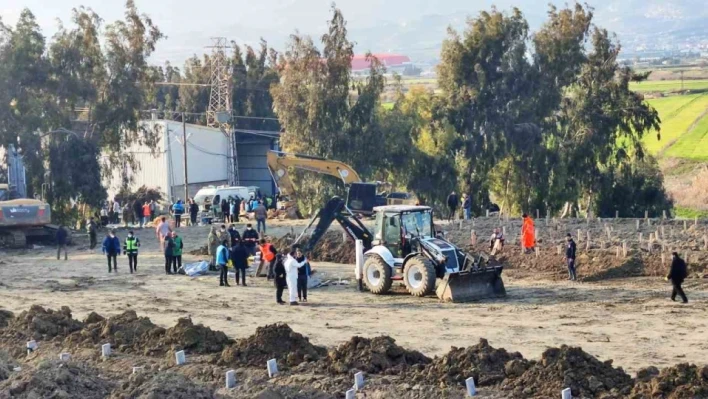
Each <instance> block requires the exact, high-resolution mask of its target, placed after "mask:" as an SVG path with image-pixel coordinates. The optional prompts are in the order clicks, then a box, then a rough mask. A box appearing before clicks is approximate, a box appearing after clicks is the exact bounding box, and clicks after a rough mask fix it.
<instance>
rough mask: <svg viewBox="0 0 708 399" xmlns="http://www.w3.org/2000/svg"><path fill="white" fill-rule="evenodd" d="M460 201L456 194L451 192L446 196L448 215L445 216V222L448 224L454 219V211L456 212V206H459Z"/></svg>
mask: <svg viewBox="0 0 708 399" xmlns="http://www.w3.org/2000/svg"><path fill="white" fill-rule="evenodd" d="M459 203H460V200H459V199H458V198H457V194H455V192H454V191H453V192H451V193H450V195H448V196H447V208H448V210H449V212H450V213H448V215H447V221H448V222H450V221H452V220H453V219H454V218H455V211H457V205H459Z"/></svg>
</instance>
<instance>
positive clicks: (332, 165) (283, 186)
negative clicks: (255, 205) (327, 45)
mask: <svg viewBox="0 0 708 399" xmlns="http://www.w3.org/2000/svg"><path fill="white" fill-rule="evenodd" d="M267 159H268V169H269V170H270V173H271V175H273V180H274V181H275V185H276V186H278V189H279V190H280V194H281V195H283V196H293V195H294V194H295V188H294V186H293V182H292V180H291V179H290V176H289V175H288V168H296V169H302V170H309V171H311V172H315V173H322V174H325V175H330V176H334V177H337V178H339V179H342V181H343V182H344V185H350V184H352V183H359V182H361V178H360V177H359V174H358V173H356V171H355V170H354V169H352V167H351V166H349V165H347V164H345V163H343V162H339V161H332V160H329V159H324V158H319V157H312V156H309V155H301V154H289V153H285V152H280V151H268V155H267Z"/></svg>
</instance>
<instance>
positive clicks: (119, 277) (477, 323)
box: [0, 222, 708, 374]
mask: <svg viewBox="0 0 708 399" xmlns="http://www.w3.org/2000/svg"><path fill="white" fill-rule="evenodd" d="M301 225H302V223H297V222H285V223H282V225H278V226H275V227H271V230H270V231H269V234H272V235H274V236H281V235H284V234H285V233H288V232H291V229H293V228H294V229H295V230H296V232H297V229H298V227H300V228H301ZM207 232H208V229H207V228H206V227H189V228H182V229H180V233H181V235H182V236H183V239H184V242H185V253H186V252H188V251H189V250H192V249H196V248H198V247H201V246H203V245H204V244H205V243H206V236H207ZM486 234H487V233H486V232H484V236H485V237H486ZM480 235H482V233H481V232H480ZM119 236H120V237H121V238H124V236H125V231H122V230H121V231H119ZM137 236H138V237H139V238H140V239H141V242H142V248H141V253H140V258H139V262H140V264H139V266H138V273H137V274H135V275H131V274H129V273H128V265H127V259H126V258H125V257H124V256H123V257H120V258H119V270H120V271H119V272H118V273H117V274H109V273H108V272H107V266H106V261H105V258H104V256H103V255H102V254H101V253H100V249H99V250H94V251H89V250H88V249H87V239H86V238H85V237H75V241H77V242H76V245H75V246H73V247H71V248H70V254H69V256H70V259H69V261H63V260H61V261H57V260H56V253H55V251H54V250H53V249H52V248H37V249H28V250H22V251H0V309H6V310H10V311H12V312H15V314H16V315H17V314H19V313H20V312H22V311H24V310H27V309H28V308H29V307H30V306H31V305H41V306H43V307H46V308H52V309H59V308H60V307H61V306H68V307H69V308H71V310H72V312H73V317H74V318H75V319H78V320H82V319H84V318H85V317H86V316H87V315H88V314H89V313H90V312H97V313H99V314H101V315H103V316H106V317H107V316H111V315H115V314H119V313H122V312H124V311H126V310H135V311H136V312H137V314H138V315H139V316H147V317H149V318H150V319H151V320H152V322H153V323H155V324H157V325H160V326H163V327H169V326H172V325H174V324H175V322H176V321H177V319H178V318H181V317H186V316H189V317H191V318H192V319H193V320H194V323H195V324H196V323H203V324H204V325H206V326H209V327H211V328H212V329H214V330H221V331H223V332H225V333H226V334H227V335H228V336H229V337H232V338H244V337H247V336H249V335H251V334H253V333H254V331H255V330H256V328H257V327H259V326H263V325H266V324H272V323H277V322H282V323H287V324H288V325H290V327H292V329H293V330H294V331H296V332H299V333H301V334H303V335H305V336H307V337H309V338H310V341H311V342H312V343H314V344H317V345H322V346H328V347H332V346H335V345H337V344H340V343H342V342H344V341H347V340H348V339H349V338H350V337H352V336H354V335H360V336H364V337H375V336H378V335H389V336H391V337H394V338H395V339H396V342H397V344H399V345H401V346H402V347H404V348H407V349H414V350H418V351H420V352H422V353H424V354H426V355H428V356H430V357H432V356H435V355H442V354H444V353H446V352H447V351H449V350H450V347H451V346H457V347H465V346H470V345H473V344H475V343H477V342H478V341H479V338H480V337H484V338H487V339H488V340H489V343H490V344H491V345H492V346H494V347H498V348H499V347H501V348H505V349H507V350H509V351H518V352H521V353H522V354H523V355H524V357H526V358H529V359H530V358H538V357H539V356H540V355H541V353H542V352H543V351H544V350H546V349H547V348H549V347H559V346H561V345H564V344H565V345H570V346H580V347H582V348H583V349H584V350H585V351H586V352H588V353H590V354H592V355H595V356H596V357H598V358H599V359H600V360H603V361H604V360H608V359H614V366H619V367H622V368H624V369H625V371H627V372H629V373H630V374H633V373H635V372H636V371H638V370H639V369H640V368H643V367H647V366H656V367H658V368H662V367H668V366H673V365H675V364H677V363H683V362H688V363H697V364H699V365H703V364H705V363H706V359H708V317H707V316H708V306H707V302H708V282H707V281H706V280H704V279H690V280H688V281H687V282H686V283H685V285H684V289H685V291H686V293H687V295H688V296H689V299H690V303H689V304H688V305H681V304H679V303H674V302H671V301H670V300H669V298H668V297H669V294H670V285H668V283H666V282H664V281H663V280H662V279H659V278H656V277H634V278H620V279H612V280H604V281H600V282H595V283H586V282H578V283H573V282H567V281H558V280H557V279H553V278H545V277H544V276H543V275H535V274H534V273H533V272H530V271H528V270H521V269H520V270H505V272H504V280H505V284H506V288H507V293H508V297H507V298H506V299H504V300H492V301H485V302H482V303H470V304H443V303H440V302H439V301H438V300H437V298H435V297H429V298H424V299H415V298H412V297H410V296H409V295H407V294H405V293H404V291H403V289H398V290H397V291H398V293H396V294H393V295H388V296H374V295H371V294H368V293H359V292H358V291H357V290H356V289H355V285H354V281H353V266H352V265H340V264H331V263H314V266H313V267H314V268H315V269H316V270H317V272H318V273H323V274H324V275H325V279H329V278H335V279H338V278H342V279H345V280H348V281H350V283H351V284H350V285H348V286H336V287H328V288H319V289H314V290H311V292H310V295H309V299H310V302H309V303H307V304H303V306H299V307H290V306H278V305H276V304H275V298H274V295H275V292H274V291H275V290H274V288H273V286H272V284H271V283H269V282H266V281H265V279H255V278H250V279H249V280H248V284H249V286H248V287H238V286H233V285H232V287H230V288H225V287H219V286H218V282H217V281H218V276H217V275H210V276H203V277H197V278H189V277H186V276H167V275H165V273H164V268H163V256H162V254H160V253H159V250H158V246H157V243H156V241H155V238H154V233H153V230H152V229H145V230H142V231H137ZM99 246H100V244H99ZM202 258H206V256H193V255H187V254H186V255H185V256H184V261H185V262H192V261H197V260H199V259H202ZM558 265H559V266H558V268H559V271H561V272H562V270H563V269H562V259H561V258H558ZM579 267H580V270H581V272H580V274H581V275H582V270H583V269H582V267H583V265H582V263H581V264H580V265H579ZM554 280H555V281H554ZM286 295H287V293H286ZM227 317H228V318H229V319H227Z"/></svg>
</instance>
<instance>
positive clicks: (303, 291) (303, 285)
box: [296, 255, 310, 302]
mask: <svg viewBox="0 0 708 399" xmlns="http://www.w3.org/2000/svg"><path fill="white" fill-rule="evenodd" d="M296 260H297V261H298V262H303V263H304V265H303V266H302V267H300V268H299V269H297V299H298V300H300V301H301V302H307V280H309V278H310V263H309V262H307V259H305V255H302V256H300V257H298V258H297V259H296Z"/></svg>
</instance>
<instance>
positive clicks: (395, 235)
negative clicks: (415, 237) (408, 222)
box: [383, 213, 401, 258]
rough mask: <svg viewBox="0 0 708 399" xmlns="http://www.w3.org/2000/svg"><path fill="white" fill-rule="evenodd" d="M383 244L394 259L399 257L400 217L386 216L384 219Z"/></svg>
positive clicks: (395, 215) (394, 215)
mask: <svg viewBox="0 0 708 399" xmlns="http://www.w3.org/2000/svg"><path fill="white" fill-rule="evenodd" d="M384 218H385V219H384V223H383V225H384V242H385V245H386V248H388V250H389V251H391V254H392V255H393V256H394V257H396V258H400V257H401V215H400V214H397V213H396V214H387V215H385V217H384Z"/></svg>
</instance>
